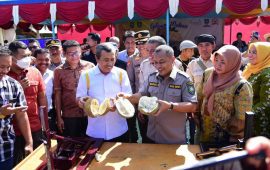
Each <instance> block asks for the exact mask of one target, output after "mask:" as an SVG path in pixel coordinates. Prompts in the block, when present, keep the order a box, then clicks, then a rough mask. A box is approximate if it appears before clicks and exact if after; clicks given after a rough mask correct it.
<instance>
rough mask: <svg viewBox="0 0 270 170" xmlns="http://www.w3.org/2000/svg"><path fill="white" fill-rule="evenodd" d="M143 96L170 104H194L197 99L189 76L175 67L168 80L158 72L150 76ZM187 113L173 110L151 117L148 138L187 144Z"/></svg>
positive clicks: (169, 142)
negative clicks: (152, 97)
mask: <svg viewBox="0 0 270 170" xmlns="http://www.w3.org/2000/svg"><path fill="white" fill-rule="evenodd" d="M139 92H140V93H141V94H142V95H143V96H156V97H157V98H158V99H161V100H165V101H168V102H175V103H180V102H193V103H197V97H196V92H195V88H194V85H193V82H192V81H191V79H190V78H189V76H188V75H187V74H186V73H184V72H182V71H179V70H178V69H177V68H175V67H173V69H172V71H171V74H170V76H169V78H168V79H166V80H163V78H162V77H161V76H159V74H158V72H155V73H152V74H150V76H149V77H148V81H146V82H145V84H144V86H143V88H142V89H140V91H139ZM185 122H186V113H179V112H174V111H171V110H168V111H165V112H162V113H161V114H159V115H158V116H149V122H148V129H147V136H148V137H149V138H150V139H151V140H153V141H155V142H156V143H168V144H173V143H177V144H184V143H186V135H185V130H186V127H185V125H186V123H185Z"/></svg>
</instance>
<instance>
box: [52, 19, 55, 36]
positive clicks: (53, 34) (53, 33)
mask: <svg viewBox="0 0 270 170" xmlns="http://www.w3.org/2000/svg"><path fill="white" fill-rule="evenodd" d="M51 24H52V38H53V39H55V30H54V22H52V23H51Z"/></svg>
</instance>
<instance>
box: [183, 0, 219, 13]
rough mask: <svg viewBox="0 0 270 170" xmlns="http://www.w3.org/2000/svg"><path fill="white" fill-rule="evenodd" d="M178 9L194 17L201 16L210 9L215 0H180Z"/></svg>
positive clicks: (213, 5) (212, 7)
mask: <svg viewBox="0 0 270 170" xmlns="http://www.w3.org/2000/svg"><path fill="white" fill-rule="evenodd" d="M179 4H180V9H181V10H182V11H183V12H184V13H186V14H188V15H190V16H194V17H198V16H203V15H206V14H207V13H209V12H210V11H212V10H213V9H214V7H215V4H216V1H215V0H192V1H191V0H180V2H179Z"/></svg>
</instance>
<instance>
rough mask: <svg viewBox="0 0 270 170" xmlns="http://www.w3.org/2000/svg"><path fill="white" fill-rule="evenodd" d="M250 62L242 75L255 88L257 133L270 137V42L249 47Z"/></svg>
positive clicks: (254, 109) (254, 110)
mask: <svg viewBox="0 0 270 170" xmlns="http://www.w3.org/2000/svg"><path fill="white" fill-rule="evenodd" d="M248 59H249V64H248V65H247V67H246V69H245V70H244V72H243V73H242V76H243V77H244V78H245V79H247V81H248V82H250V83H251V85H252V88H253V93H254V96H253V106H252V110H253V112H254V113H255V135H261V136H266V137H268V138H270V43H269V42H256V43H253V44H251V45H250V46H249V49H248Z"/></svg>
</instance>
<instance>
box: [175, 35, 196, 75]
mask: <svg viewBox="0 0 270 170" xmlns="http://www.w3.org/2000/svg"><path fill="white" fill-rule="evenodd" d="M179 48H180V52H181V53H180V55H179V56H178V57H177V58H176V59H177V60H179V61H181V63H182V66H183V68H184V71H186V70H187V65H188V63H189V62H190V61H191V60H193V59H195V58H194V57H192V56H193V55H194V48H197V45H196V44H194V43H193V42H192V41H190V40H184V41H182V42H181V43H180V47H179Z"/></svg>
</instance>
